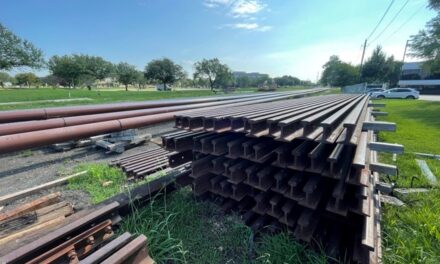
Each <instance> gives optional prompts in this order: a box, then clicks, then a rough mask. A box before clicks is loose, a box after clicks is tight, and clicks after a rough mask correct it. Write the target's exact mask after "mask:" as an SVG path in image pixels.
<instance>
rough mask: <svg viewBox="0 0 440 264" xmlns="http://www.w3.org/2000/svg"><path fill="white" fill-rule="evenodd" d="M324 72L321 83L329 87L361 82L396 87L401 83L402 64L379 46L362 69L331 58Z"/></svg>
mask: <svg viewBox="0 0 440 264" xmlns="http://www.w3.org/2000/svg"><path fill="white" fill-rule="evenodd" d="M323 68H324V71H323V73H322V76H321V80H320V82H321V83H322V84H323V85H329V86H345V85H350V84H356V83H360V82H368V83H388V84H389V85H390V86H395V85H396V84H397V82H398V81H399V77H400V71H401V68H402V62H400V61H396V60H395V59H394V57H393V56H387V55H386V54H385V53H384V52H383V50H382V48H381V47H380V46H377V47H376V48H375V49H374V51H373V54H372V55H371V57H370V58H368V59H367V60H366V61H365V63H364V65H363V67H362V69H361V68H360V66H359V65H352V64H350V63H346V62H343V61H341V60H340V59H339V57H338V56H335V55H333V56H331V57H330V59H329V61H328V62H327V63H326V64H324V66H323Z"/></svg>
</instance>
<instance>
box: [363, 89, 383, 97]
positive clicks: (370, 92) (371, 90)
mask: <svg viewBox="0 0 440 264" xmlns="http://www.w3.org/2000/svg"><path fill="white" fill-rule="evenodd" d="M376 92H385V89H383V88H370V89H367V91H366V92H365V93H366V94H368V95H370V96H371V94H373V93H376Z"/></svg>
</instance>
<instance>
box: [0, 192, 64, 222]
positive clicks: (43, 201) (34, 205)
mask: <svg viewBox="0 0 440 264" xmlns="http://www.w3.org/2000/svg"><path fill="white" fill-rule="evenodd" d="M60 195H61V194H60V192H56V193H51V194H49V195H46V196H43V197H40V198H38V199H36V200H33V201H31V202H29V203H26V204H24V205H21V206H19V207H17V208H14V209H12V210H10V211H7V212H4V213H2V214H0V222H1V221H5V220H7V219H10V218H12V217H17V216H20V215H23V214H25V213H28V212H31V211H35V210H37V209H39V208H42V207H45V206H48V205H51V204H54V203H56V202H58V201H59V199H60Z"/></svg>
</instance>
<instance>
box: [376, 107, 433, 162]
mask: <svg viewBox="0 0 440 264" xmlns="http://www.w3.org/2000/svg"><path fill="white" fill-rule="evenodd" d="M378 102H380V103H381V102H384V103H385V104H386V107H385V108H384V109H383V110H384V111H385V112H388V116H387V117H381V118H380V120H384V121H392V122H395V123H396V124H397V131H396V132H381V133H380V140H382V141H386V142H395V143H400V144H404V145H405V152H427V153H433V154H436V153H439V154H440V144H439V138H440V115H439V114H440V102H429V101H421V100H381V101H378Z"/></svg>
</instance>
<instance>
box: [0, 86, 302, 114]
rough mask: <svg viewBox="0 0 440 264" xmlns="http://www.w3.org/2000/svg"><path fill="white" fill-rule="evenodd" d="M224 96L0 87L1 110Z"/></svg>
mask: <svg viewBox="0 0 440 264" xmlns="http://www.w3.org/2000/svg"><path fill="white" fill-rule="evenodd" d="M303 89H310V87H304V86H292V87H282V88H280V89H279V90H277V91H279V92H283V91H294V90H303ZM252 92H258V90H257V88H240V89H237V90H236V91H235V92H234V93H229V94H228V95H232V94H244V93H252ZM214 95H225V94H224V93H222V92H217V94H214V93H213V92H211V91H210V90H209V89H183V88H181V89H177V90H175V91H166V92H165V91H154V90H151V89H146V90H129V91H128V92H127V91H125V90H120V89H119V90H108V89H92V90H91V91H89V90H87V89H60V88H55V89H54V88H39V89H36V88H30V89H29V88H22V89H0V111H1V110H12V109H26V108H39V107H40V108H41V107H52V106H66V105H84V104H100V103H110V102H124V101H146V100H158V99H172V98H184V97H200V96H214ZM74 98H90V99H93V100H82V101H79V100H78V101H69V102H32V101H41V100H55V99H74ZM9 102H29V103H26V104H16V105H2V103H9Z"/></svg>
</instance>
